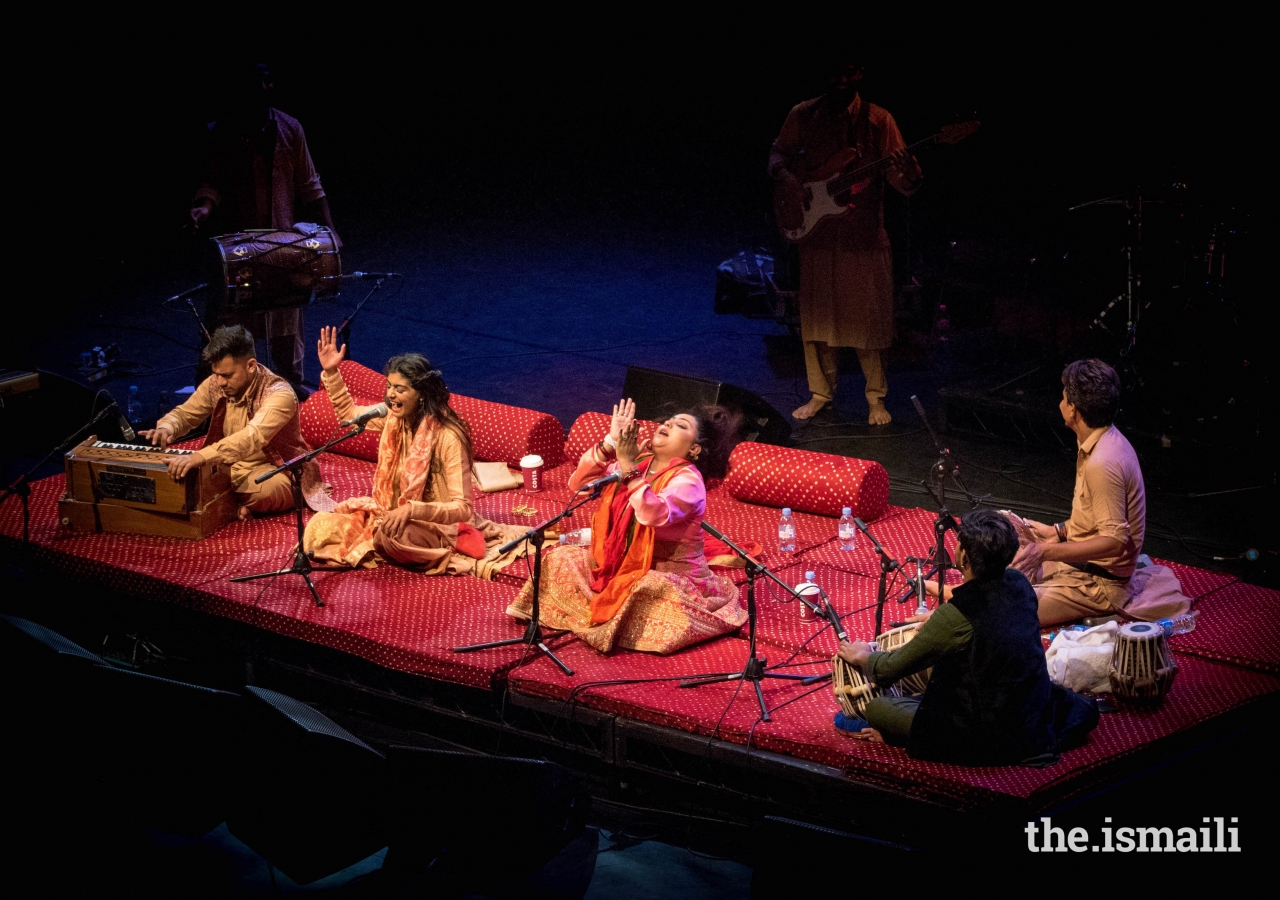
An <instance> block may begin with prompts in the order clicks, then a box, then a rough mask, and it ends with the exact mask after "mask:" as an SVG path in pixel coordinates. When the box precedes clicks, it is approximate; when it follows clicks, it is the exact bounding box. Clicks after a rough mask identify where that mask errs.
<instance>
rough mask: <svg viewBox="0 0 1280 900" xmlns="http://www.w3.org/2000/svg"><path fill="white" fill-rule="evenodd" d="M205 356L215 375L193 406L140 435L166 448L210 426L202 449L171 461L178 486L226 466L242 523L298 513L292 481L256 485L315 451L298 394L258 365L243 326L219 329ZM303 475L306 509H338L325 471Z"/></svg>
mask: <svg viewBox="0 0 1280 900" xmlns="http://www.w3.org/2000/svg"><path fill="white" fill-rule="evenodd" d="M201 357H202V360H203V362H204V363H205V365H208V366H210V367H211V368H212V371H213V374H212V375H210V376H209V377H208V378H206V379H205V380H204V381H202V382H201V383H200V386H199V387H198V388H196V390H195V393H193V394H192V395H191V399H190V400H188V401H187V402H186V403H184V404H182V405H181V406H179V407H178V408H176V409H174V410H173V411H172V412H170V413H169V414H168V415H166V416H164V417H163V418H162V419H160V421H158V422H157V423H156V427H155V428H153V429H152V430H150V431H143V432H141V434H142V436H143V437H144V438H147V439H148V440H150V441H151V443H152V444H154V445H156V446H159V447H167V446H169V445H170V444H171V443H173V442H174V441H175V440H177V439H178V438H180V437H182V436H183V435H184V434H186V433H187V432H189V431H190V430H191V429H193V428H195V427H196V426H197V425H199V424H200V423H201V422H203V421H204V420H205V419H209V433H208V436H207V437H206V438H205V442H204V446H203V447H202V448H201V449H200V450H197V451H196V452H195V453H191V454H189V455H183V456H177V457H174V458H173V459H171V460H169V474H170V475H171V476H172V477H173V480H174V481H180V480H181V479H182V478H183V476H185V475H186V474H187V472H188V471H190V470H191V469H195V468H198V467H200V466H206V465H209V464H210V463H213V462H220V463H223V464H224V465H227V466H230V467H231V484H232V486H233V487H234V488H235V491H236V502H237V503H238V504H239V506H240V509H239V517H240V520H241V521H245V520H247V519H249V518H250V517H251V516H254V515H259V516H261V515H269V514H271V513H278V512H284V511H286V510H290V509H293V486H292V482H291V481H290V477H289V476H288V475H287V474H285V473H283V472H282V473H280V474H278V475H274V476H272V477H271V478H268V479H267V480H266V481H264V482H263V483H262V484H256V483H255V479H256V478H257V477H258V476H260V475H262V474H264V473H266V472H269V471H271V470H272V469H273V468H275V467H276V466H278V465H280V464H281V463H282V462H284V461H285V460H286V459H292V458H293V457H295V456H297V455H299V454H301V453H305V452H307V451H308V450H310V449H311V448H310V447H308V446H307V443H306V441H304V440H303V438H302V430H301V427H300V425H299V422H298V398H297V396H295V394H294V393H293V388H291V387H290V386H289V382H287V381H285V380H284V379H283V378H281V377H280V376H279V375H276V374H275V373H273V372H271V371H270V370H269V369H267V367H266V366H264V365H261V364H260V363H259V362H258V361H257V360H256V359H254V355H253V335H251V334H250V333H249V332H248V331H246V330H245V329H244V328H242V327H241V326H239V325H231V326H228V327H224V328H219V329H218V330H216V331H215V332H214V333H213V335H212V336H211V337H210V339H209V343H208V344H207V345H205V348H204V350H203V351H202V353H201ZM302 475H303V478H302V490H303V496H304V498H305V499H306V501H307V504H308V505H309V506H311V508H312V509H332V508H333V501H332V500H331V499H330V497H329V495H328V491H327V489H326V487H325V485H324V484H323V483H322V482H321V480H320V469H319V467H318V466H317V465H316V464H315V463H314V462H312V463H309V464H308V465H307V466H306V467H304V468H303V472H302Z"/></svg>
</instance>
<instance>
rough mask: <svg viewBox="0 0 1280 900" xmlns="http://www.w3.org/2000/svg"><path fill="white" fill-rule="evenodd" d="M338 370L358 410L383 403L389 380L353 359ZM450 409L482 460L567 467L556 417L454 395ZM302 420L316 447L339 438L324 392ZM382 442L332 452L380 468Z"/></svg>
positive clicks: (374, 436)
mask: <svg viewBox="0 0 1280 900" xmlns="http://www.w3.org/2000/svg"><path fill="white" fill-rule="evenodd" d="M338 369H339V371H340V372H341V373H342V380H343V381H345V382H346V384H347V390H348V391H350V392H351V399H352V400H354V401H355V403H356V405H357V406H373V405H374V404H376V403H381V402H382V401H383V399H384V398H385V396H386V385H387V379H386V376H384V375H382V374H380V373H378V372H375V371H373V369H370V368H368V367H367V366H362V365H360V363H357V362H352V361H351V360H349V359H346V360H343V361H342V363H341V365H340V366H339V367H338ZM449 405H450V406H452V407H453V409H454V411H455V412H457V414H458V415H459V416H461V417H462V418H463V420H464V421H465V422H466V423H467V425H468V426H469V427H470V428H471V445H472V449H473V450H474V451H475V457H476V459H478V460H482V461H486V462H505V463H507V464H508V465H511V466H516V467H517V468H518V467H519V465H520V459H521V457H523V456H526V455H528V454H530V453H536V454H538V455H539V456H541V457H542V460H543V463H544V464H545V465H546V466H547V468H551V467H552V466H557V465H559V464H560V463H562V462H563V461H564V451H563V445H564V426H563V425H561V424H560V421H559V420H558V419H556V417H555V416H552V415H549V414H547V413H544V412H538V411H537V410H533V409H524V408H523V407H519V406H507V405H506V404H504V403H493V402H490V401H488V400H477V399H476V398H474V397H464V396H463V395H462V394H451V395H450V397H449ZM299 416H300V418H301V422H302V436H303V437H304V438H306V440H307V443H309V444H310V445H311V446H313V447H318V446H320V445H321V444H323V443H324V442H325V441H328V440H330V439H331V438H332V437H333V436H334V435H335V434H336V432H337V428H338V417H337V415H335V414H334V411H333V404H332V403H331V402H329V395H328V394H327V393H326V392H325V391H324V389H323V388H321V389H320V390H318V391H316V392H315V393H314V394H312V395H311V396H310V397H308V398H307V401H306V402H305V403H303V404H302V407H301V409H300V410H299ZM378 438H379V434H378V433H377V432H370V431H366V432H365V433H364V434H362V435H360V436H359V437H354V438H351V439H350V440H346V441H343V442H342V443H341V444H339V445H338V446H336V447H334V448H333V452H334V453H340V454H342V455H344V456H353V457H355V458H357V459H367V460H370V461H371V462H376V461H377V459H378Z"/></svg>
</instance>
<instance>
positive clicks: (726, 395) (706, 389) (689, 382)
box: [622, 366, 791, 445]
mask: <svg viewBox="0 0 1280 900" xmlns="http://www.w3.org/2000/svg"><path fill="white" fill-rule="evenodd" d="M622 396H624V397H630V398H631V399H632V400H634V401H635V402H636V416H637V417H638V418H641V419H650V420H652V421H655V422H662V421H665V420H666V419H668V418H669V417H671V416H673V415H675V414H676V413H678V412H680V411H681V410H684V409H688V408H689V407H691V406H701V405H704V404H719V405H720V406H723V407H725V408H727V409H730V410H735V411H738V412H741V413H742V416H743V423H742V430H741V432H740V436H741V437H742V439H743V440H747V441H758V442H759V443H761V444H781V445H785V444H786V443H787V442H788V441H789V440H790V439H791V425H790V423H789V422H787V420H786V419H785V418H784V417H783V416H782V414H781V413H780V412H778V411H777V410H776V409H774V408H773V407H772V406H771V405H770V404H769V403H768V402H767V401H765V400H764V399H763V398H762V397H761V396H760V395H759V394H754V393H752V392H751V391H748V390H746V389H745V388H740V387H738V386H737V385H733V384H726V383H725V382H723V381H713V380H712V379H710V378H698V377H696V376H693V375H677V374H675V373H673V372H660V371H658V370H657V369H646V368H644V367H643V366H627V380H626V382H625V384H624V385H623V388H622Z"/></svg>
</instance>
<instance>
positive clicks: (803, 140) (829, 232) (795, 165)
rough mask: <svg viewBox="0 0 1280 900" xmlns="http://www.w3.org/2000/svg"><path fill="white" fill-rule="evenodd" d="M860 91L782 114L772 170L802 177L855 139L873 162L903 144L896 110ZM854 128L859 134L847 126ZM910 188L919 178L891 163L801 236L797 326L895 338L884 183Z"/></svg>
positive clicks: (817, 337)
mask: <svg viewBox="0 0 1280 900" xmlns="http://www.w3.org/2000/svg"><path fill="white" fill-rule="evenodd" d="M864 102H866V101H864V100H863V99H862V97H861V96H858V97H856V98H855V99H854V101H853V103H852V104H851V105H850V106H849V107H848V108H845V109H842V108H833V105H832V103H831V101H830V100H829V99H828V98H827V97H825V96H823V97H817V98H815V99H813V100H807V101H805V102H804V103H801V104H799V105H798V106H796V107H795V108H794V109H792V110H791V112H790V113H789V114H788V115H787V119H786V121H785V122H784V123H783V125H782V131H781V133H779V135H778V138H777V140H775V141H774V142H773V150H772V153H771V154H770V156H769V174H770V175H774V176H776V174H777V172H778V170H779V169H780V168H786V169H788V170H790V171H791V172H792V174H794V175H795V176H796V177H797V178H799V179H800V180H801V181H807V180H809V178H810V176H809V173H810V172H813V171H814V170H816V169H818V168H819V167H821V166H822V164H823V163H825V162H826V161H827V160H828V159H830V158H831V157H832V156H834V155H835V154H836V153H838V152H839V151H841V150H844V149H846V148H847V147H850V146H856V147H857V148H858V150H859V153H860V159H861V161H863V162H866V163H872V162H875V161H877V160H879V159H882V158H884V157H886V156H888V155H889V154H891V153H893V152H894V151H895V150H900V149H902V148H903V147H905V146H906V145H905V143H904V142H903V140H902V134H901V132H899V131H898V126H897V123H895V122H894V120H893V116H891V115H889V113H888V112H887V111H885V110H884V109H881V108H880V107H879V106H876V105H875V104H868V109H867V115H866V117H865V119H862V120H861V123H860V121H859V120H860V114H861V112H862V104H863V103H864ZM855 129H856V131H857V133H856V134H851V132H852V131H854V130H855ZM886 181H887V182H888V183H889V184H891V185H892V186H893V187H894V189H895V190H897V191H899V192H900V193H902V194H906V195H910V194H911V193H912V192H913V191H914V190H915V189H916V187H918V185H915V184H911V183H910V182H908V181H907V180H906V179H905V178H904V177H903V176H902V173H900V172H899V171H898V170H897V169H896V168H893V167H890V168H889V169H887V170H886V171H885V173H884V174H883V175H878V176H875V177H874V178H873V179H872V182H871V184H870V185H868V187H867V188H866V189H865V190H863V191H862V192H861V193H859V194H856V195H854V196H853V198H852V203H853V208H852V209H851V210H850V211H849V212H847V213H845V214H844V215H843V216H840V217H839V218H837V219H830V220H828V221H826V222H824V223H823V224H822V225H820V226H818V228H816V229H815V230H814V231H813V233H812V234H810V235H809V236H808V237H807V238H805V240H803V241H802V242H801V243H800V298H799V301H800V333H801V337H802V338H803V339H804V340H805V341H806V342H809V341H817V342H821V343H824V344H827V345H828V346H832V347H858V348H860V349H865V350H884V349H887V348H888V347H889V346H890V345H891V344H892V343H893V257H892V255H891V253H890V250H889V235H888V234H887V233H886V232H885V230H884V184H885V182H886Z"/></svg>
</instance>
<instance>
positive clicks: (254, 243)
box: [212, 222, 342, 313]
mask: <svg viewBox="0 0 1280 900" xmlns="http://www.w3.org/2000/svg"><path fill="white" fill-rule="evenodd" d="M213 245H214V250H215V251H216V253H217V262H218V263H219V264H220V265H221V268H222V284H223V285H224V288H223V292H222V294H221V296H220V297H217V298H215V299H214V300H213V301H212V302H216V303H218V304H219V306H220V308H221V309H222V311H223V312H224V313H256V312H270V311H271V310H276V309H291V308H295V307H300V306H307V305H309V304H311V303H314V302H315V301H317V300H332V299H333V298H334V297H337V296H338V292H339V290H340V289H341V280H342V259H341V256H340V255H339V253H338V247H337V242H336V240H335V239H334V236H333V232H332V231H330V230H329V229H328V228H325V227H322V226H319V225H310V224H308V223H305V222H299V223H298V224H297V225H295V226H294V229H293V230H292V231H240V232H237V233H236V234H224V235H222V236H221V237H216V238H214V239H213Z"/></svg>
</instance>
